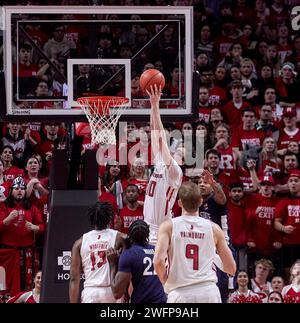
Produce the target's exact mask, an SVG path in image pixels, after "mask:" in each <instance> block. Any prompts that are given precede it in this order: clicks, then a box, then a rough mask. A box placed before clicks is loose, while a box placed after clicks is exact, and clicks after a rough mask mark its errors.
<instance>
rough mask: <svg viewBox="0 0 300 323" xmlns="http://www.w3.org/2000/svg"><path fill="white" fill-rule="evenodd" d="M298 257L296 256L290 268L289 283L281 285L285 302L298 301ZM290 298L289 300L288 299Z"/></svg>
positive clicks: (299, 267)
mask: <svg viewBox="0 0 300 323" xmlns="http://www.w3.org/2000/svg"><path fill="white" fill-rule="evenodd" d="M299 287H300V259H299V258H298V259H297V260H296V261H295V262H294V263H293V265H292V267H291V268H290V285H287V286H285V287H283V290H282V296H283V298H284V300H285V301H286V302H291V303H299V302H300V292H299V289H300V288H299ZM290 299H291V300H290Z"/></svg>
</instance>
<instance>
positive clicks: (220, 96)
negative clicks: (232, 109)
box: [208, 85, 227, 107]
mask: <svg viewBox="0 0 300 323" xmlns="http://www.w3.org/2000/svg"><path fill="white" fill-rule="evenodd" d="M208 100H209V102H212V103H211V104H212V105H213V106H214V107H216V106H218V105H219V104H221V103H223V102H225V101H227V93H226V91H225V90H224V89H223V88H221V87H220V86H217V85H215V86H214V87H213V88H211V89H210V90H209V99H208Z"/></svg>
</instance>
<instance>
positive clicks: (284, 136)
mask: <svg viewBox="0 0 300 323" xmlns="http://www.w3.org/2000/svg"><path fill="white" fill-rule="evenodd" d="M291 141H296V142H297V143H298V145H300V129H299V128H296V130H294V131H292V132H289V133H288V132H287V131H286V130H285V129H282V130H280V133H279V138H278V143H277V146H278V149H283V148H287V147H288V145H289V143H290V142H291Z"/></svg>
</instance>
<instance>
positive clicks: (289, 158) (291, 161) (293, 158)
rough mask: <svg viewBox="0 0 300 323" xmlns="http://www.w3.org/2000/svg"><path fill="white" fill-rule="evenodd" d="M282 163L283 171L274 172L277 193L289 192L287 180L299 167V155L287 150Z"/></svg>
mask: <svg viewBox="0 0 300 323" xmlns="http://www.w3.org/2000/svg"><path fill="white" fill-rule="evenodd" d="M282 164H283V167H282V168H283V169H282V171H281V172H278V173H275V174H274V177H275V179H276V186H275V191H276V193H277V195H279V194H287V193H289V188H288V185H287V182H288V178H289V174H290V172H291V171H293V170H295V169H297V168H298V166H299V164H298V159H297V155H296V154H294V153H291V152H286V154H285V155H284V156H283V163H282Z"/></svg>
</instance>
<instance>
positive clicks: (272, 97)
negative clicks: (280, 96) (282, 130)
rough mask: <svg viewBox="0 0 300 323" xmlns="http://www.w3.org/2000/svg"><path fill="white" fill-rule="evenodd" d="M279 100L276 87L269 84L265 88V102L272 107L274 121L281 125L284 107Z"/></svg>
mask: <svg viewBox="0 0 300 323" xmlns="http://www.w3.org/2000/svg"><path fill="white" fill-rule="evenodd" d="M276 102H277V95H276V90H275V88H274V87H271V86H268V87H267V88H266V89H265V90H264V104H265V105H270V106H271V107H272V118H273V122H274V123H275V124H276V125H277V126H278V127H279V126H280V123H279V122H280V121H281V119H282V114H283V108H282V107H281V105H280V104H278V103H276Z"/></svg>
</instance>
